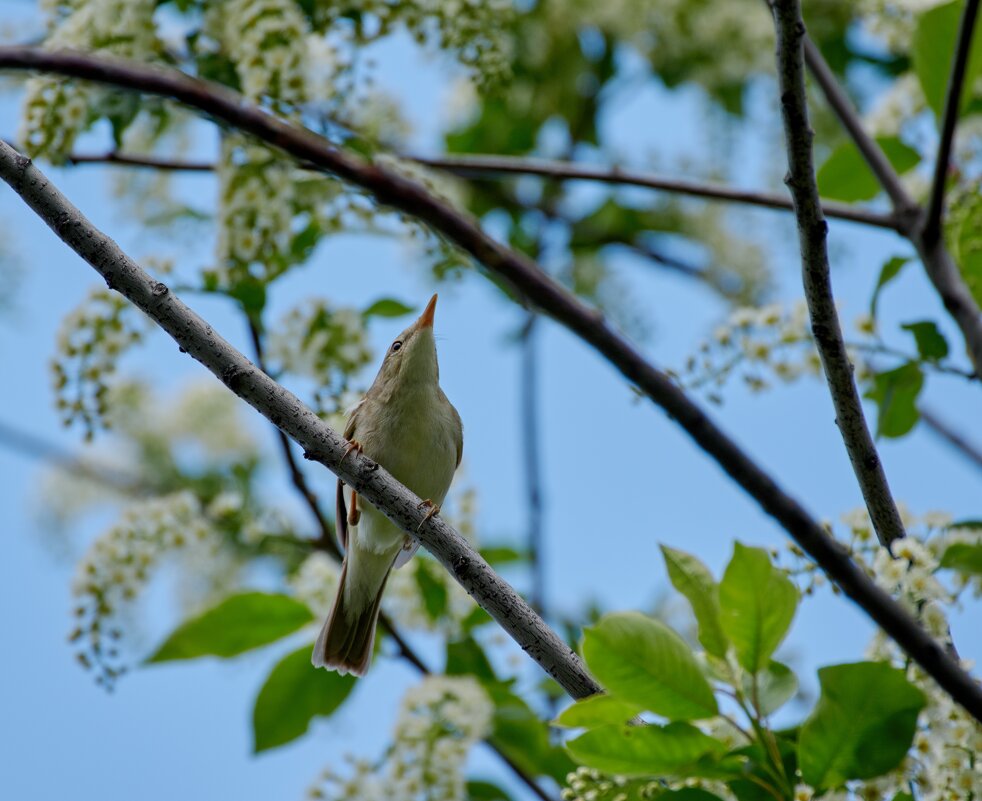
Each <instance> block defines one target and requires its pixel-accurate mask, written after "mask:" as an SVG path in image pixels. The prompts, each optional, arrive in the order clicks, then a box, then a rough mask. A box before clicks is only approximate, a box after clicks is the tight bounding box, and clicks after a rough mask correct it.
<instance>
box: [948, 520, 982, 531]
mask: <svg viewBox="0 0 982 801" xmlns="http://www.w3.org/2000/svg"><path fill="white" fill-rule="evenodd" d="M945 528H946V530H948V531H952V530H953V529H956V528H967V529H968V530H969V531H982V520H968V519H966V520H956V521H954V522H953V523H949V524H948V525H947V526H945Z"/></svg>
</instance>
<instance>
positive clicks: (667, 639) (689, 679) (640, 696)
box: [583, 612, 719, 720]
mask: <svg viewBox="0 0 982 801" xmlns="http://www.w3.org/2000/svg"><path fill="white" fill-rule="evenodd" d="M583 656H584V658H585V659H586V662H587V665H589V667H590V670H591V672H592V673H593V675H594V676H596V677H597V680H598V681H599V682H600V683H601V684H602V685H603V686H604V687H606V688H607V690H608V691H609V692H610V693H611V694H612V695H616V696H619V697H621V698H622V699H624V700H625V701H628V702H630V703H632V704H636V705H638V706H640V707H641V708H642V709H647V710H650V711H652V712H655V713H656V714H658V715H663V716H664V717H666V718H669V719H670V720H698V719H699V718H709V717H713V716H715V715H716V714H717V713H718V712H719V707H718V706H717V705H716V698H715V696H714V695H713V690H712V687H710V686H709V682H708V681H706V678H705V676H704V675H703V673H702V670H701V669H700V667H699V664H698V662H696V659H695V657H694V656H693V655H692V651H691V650H689V646H688V645H686V643H685V641H684V640H683V639H682V638H681V637H679V635H678V634H676V633H675V632H674V631H672V630H671V629H670V628H668V626H666V625H665V624H664V623H661V622H659V621H657V620H653V619H652V618H650V617H646V616H644V615H642V614H640V613H638V612H623V613H620V614H612V615H605V616H604V617H602V618H601V619H600V621H599V622H598V623H597V624H596V625H595V626H590V627H589V628H587V629H586V630H585V631H584V638H583Z"/></svg>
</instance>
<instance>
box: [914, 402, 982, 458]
mask: <svg viewBox="0 0 982 801" xmlns="http://www.w3.org/2000/svg"><path fill="white" fill-rule="evenodd" d="M918 411H920V413H921V420H923V421H924V423H925V425H927V427H928V428H929V429H931V431H933V432H934V433H935V435H936V436H938V437H939V438H941V439H943V440H944V441H945V442H947V443H948V444H949V445H950V446H951V447H953V448H954V449H955V450H957V451H958V452H959V453H960V454H961V455H962V456H964V457H965V458H966V459H968V461H970V462H972V464H974V465H975V466H976V467H982V448H980V447H979V446H978V445H976V444H975V443H974V442H972V441H970V440H969V439H968V437H966V436H965V435H964V434H963V433H962V432H961V431H959V430H958V429H957V428H955V427H954V426H953V425H951V423H949V422H948V421H947V420H945V419H944V418H943V417H941V416H939V415H938V414H937V413H936V412H935V411H934V410H932V409H926V408H924V407H921V408H920V409H919V410H918Z"/></svg>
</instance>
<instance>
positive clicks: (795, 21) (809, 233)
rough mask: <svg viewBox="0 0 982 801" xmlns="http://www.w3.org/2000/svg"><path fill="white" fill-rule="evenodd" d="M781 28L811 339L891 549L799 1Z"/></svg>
mask: <svg viewBox="0 0 982 801" xmlns="http://www.w3.org/2000/svg"><path fill="white" fill-rule="evenodd" d="M771 8H772V10H773V12H774V24H775V28H776V29H777V74H778V83H779V85H780V89H781V115H782V118H783V120H784V138H785V147H786V149H787V153H788V175H787V178H786V179H785V182H786V183H787V185H788V188H789V189H790V190H791V196H792V197H793V198H794V206H795V216H796V218H797V221H798V242H799V247H800V249H801V274H802V280H803V282H804V285H805V299H806V301H807V303H808V314H809V317H810V318H811V328H812V335H813V336H814V338H815V345H816V347H817V348H818V352H819V355H820V356H821V358H822V366H823V368H824V370H825V380H826V382H827V383H828V386H829V393H830V394H831V396H832V404H833V405H834V406H835V422H836V424H837V425H838V426H839V432H840V433H841V434H842V441H843V442H844V443H845V446H846V451H847V452H848V454H849V460H850V461H851V462H852V469H853V471H854V472H855V474H856V480H857V481H858V482H859V486H860V489H861V490H862V492H863V499H864V500H865V501H866V508H867V509H868V510H869V514H870V519H871V520H872V522H873V528H874V530H875V531H876V535H877V537H878V538H879V540H880V542H881V543H882V544H883V545H886V546H887V547H889V546H890V543H891V542H893V541H894V540H896V539H900V538H902V537H904V536H905V532H904V525H903V523H902V522H901V520H900V512H899V511H897V505H896V503H894V500H893V495H892V494H891V492H890V485H889V484H888V483H887V477H886V473H885V471H884V470H883V463H882V461H881V460H880V456H879V454H878V453H877V452H876V446H875V445H874V444H873V437H872V435H871V434H870V432H869V427H868V426H867V424H866V417H865V415H864V414H863V404H862V401H861V400H860V398H859V390H858V389H857V388H856V382H855V380H854V378H853V366H852V363H851V362H850V360H849V354H848V353H847V351H846V344H845V342H844V341H843V339H842V327H841V326H840V325H839V315H838V312H837V311H836V308H835V298H834V296H833V294H832V277H831V272H830V269H829V257H828V243H827V241H826V237H827V234H828V225H827V224H826V222H825V218H824V217H823V216H822V207H821V204H820V203H819V199H818V183H817V182H816V180H815V165H814V159H813V156H812V137H813V135H814V134H813V133H812V130H811V124H810V122H809V120H808V100H807V95H806V93H805V62H804V52H803V49H802V40H803V39H804V36H805V23H804V20H803V19H802V16H801V6H800V4H799V2H798V0H774V2H773V3H772V5H771Z"/></svg>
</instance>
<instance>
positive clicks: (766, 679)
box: [743, 659, 798, 715]
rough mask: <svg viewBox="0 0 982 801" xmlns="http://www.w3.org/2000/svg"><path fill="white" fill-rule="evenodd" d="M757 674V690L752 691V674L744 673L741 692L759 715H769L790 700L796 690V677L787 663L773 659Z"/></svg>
mask: <svg viewBox="0 0 982 801" xmlns="http://www.w3.org/2000/svg"><path fill="white" fill-rule="evenodd" d="M756 675H757V692H756V695H755V693H754V682H753V676H751V675H749V674H748V675H744V677H743V692H744V694H745V695H746V696H747V698H750V699H751V701H754V700H755V699H756V703H755V706H756V707H757V710H758V711H759V712H760V714H761V715H770V714H772V713H774V712H776V711H777V710H778V709H780V708H781V707H782V706H784V705H785V704H786V703H787V702H788V701H790V700H791V699H792V698H793V697H794V694H795V693H796V692H798V677H797V676H796V675H795V674H794V671H793V670H791V668H789V667H788V666H787V665H783V664H781V663H780V662H775V661H774V660H773V659H772V660H771V661H770V662H768V663H767V666H766V667H765V668H764V669H763V670H761V671H760V672H759V673H757V674H756Z"/></svg>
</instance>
